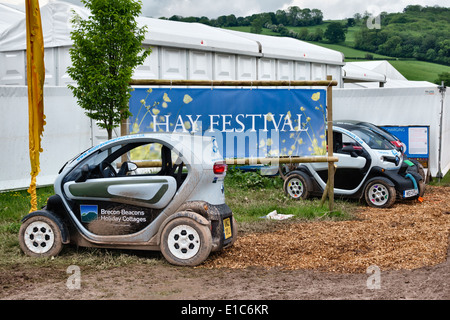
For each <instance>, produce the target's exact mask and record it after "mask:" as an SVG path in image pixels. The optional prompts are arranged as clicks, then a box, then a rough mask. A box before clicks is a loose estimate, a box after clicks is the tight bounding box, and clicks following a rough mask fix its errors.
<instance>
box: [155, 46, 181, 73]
mask: <svg viewBox="0 0 450 320" xmlns="http://www.w3.org/2000/svg"><path fill="white" fill-rule="evenodd" d="M161 78H162V79H171V80H183V79H186V78H187V77H186V50H184V49H176V48H165V47H162V48H161Z"/></svg>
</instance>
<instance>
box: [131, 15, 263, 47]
mask: <svg viewBox="0 0 450 320" xmlns="http://www.w3.org/2000/svg"><path fill="white" fill-rule="evenodd" d="M136 21H137V22H138V24H139V25H140V26H147V34H146V39H145V40H144V42H143V43H144V44H149V45H161V46H169V47H183V48H188V49H198V50H207V51H218V52H232V53H241V54H249V55H260V52H259V48H258V44H257V43H256V42H254V41H251V40H249V39H246V38H243V37H239V36H236V35H232V34H229V33H227V32H224V31H223V30H222V29H219V28H213V27H209V26H207V25H204V24H201V23H186V22H178V21H170V20H162V19H154V18H147V17H138V18H137V19H136Z"/></svg>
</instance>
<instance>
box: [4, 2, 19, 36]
mask: <svg viewBox="0 0 450 320" xmlns="http://www.w3.org/2000/svg"><path fill="white" fill-rule="evenodd" d="M0 17H1V19H0V34H2V32H3V31H5V30H6V29H8V28H9V27H11V26H12V25H14V24H16V23H17V22H18V21H20V20H22V19H23V18H24V17H25V13H23V12H22V11H20V10H18V9H14V8H11V7H9V6H7V5H5V4H2V3H0Z"/></svg>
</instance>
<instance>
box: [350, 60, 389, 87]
mask: <svg viewBox="0 0 450 320" xmlns="http://www.w3.org/2000/svg"><path fill="white" fill-rule="evenodd" d="M342 70H343V78H344V81H345V82H346V83H350V82H386V76H385V75H384V74H381V73H378V72H375V71H372V70H369V69H366V68H362V67H360V66H358V65H355V64H353V63H351V62H349V63H347V64H346V65H345V66H344V67H343V68H342Z"/></svg>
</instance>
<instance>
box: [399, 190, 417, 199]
mask: <svg viewBox="0 0 450 320" xmlns="http://www.w3.org/2000/svg"><path fill="white" fill-rule="evenodd" d="M418 194H419V191H418V190H416V189H409V190H405V191H403V198H410V197H414V196H417V195H418Z"/></svg>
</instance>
